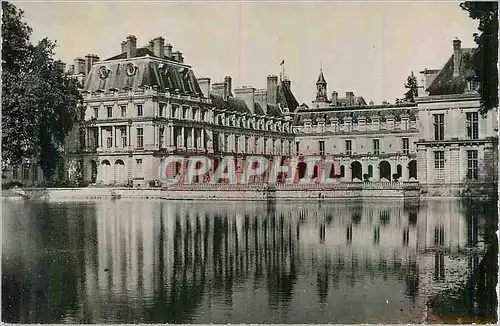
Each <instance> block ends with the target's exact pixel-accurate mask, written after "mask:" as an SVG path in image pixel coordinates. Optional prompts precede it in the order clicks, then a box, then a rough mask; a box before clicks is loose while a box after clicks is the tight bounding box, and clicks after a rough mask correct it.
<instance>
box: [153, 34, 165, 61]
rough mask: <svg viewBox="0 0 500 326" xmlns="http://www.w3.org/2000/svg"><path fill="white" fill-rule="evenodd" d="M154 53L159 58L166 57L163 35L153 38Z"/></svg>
mask: <svg viewBox="0 0 500 326" xmlns="http://www.w3.org/2000/svg"><path fill="white" fill-rule="evenodd" d="M153 53H154V54H155V56H157V57H158V58H162V59H163V58H164V57H165V39H164V38H163V37H161V36H159V37H157V38H155V39H153Z"/></svg>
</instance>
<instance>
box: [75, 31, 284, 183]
mask: <svg viewBox="0 0 500 326" xmlns="http://www.w3.org/2000/svg"><path fill="white" fill-rule="evenodd" d="M155 40H156V41H155ZM155 40H153V41H154V42H153V44H152V46H151V47H146V48H139V49H138V48H137V46H136V39H135V37H134V36H129V37H128V38H127V40H126V41H125V42H124V43H123V45H122V51H124V52H122V53H121V54H120V55H118V56H115V57H113V58H110V59H107V60H103V61H100V62H97V63H94V64H93V65H92V67H91V68H90V70H89V71H88V76H87V77H86V80H85V85H84V89H83V94H84V109H83V110H82V116H81V120H80V121H79V122H78V128H76V129H75V130H78V133H79V134H78V136H76V135H73V137H70V138H69V139H71V138H72V140H73V141H72V143H73V144H72V145H70V146H69V148H68V152H69V156H70V158H71V160H73V161H76V165H79V166H80V167H81V168H82V169H83V178H84V180H85V181H87V182H90V183H96V184H102V185H111V184H114V185H139V186H140V185H145V184H148V183H149V182H151V181H152V180H154V179H156V178H158V168H159V165H160V163H161V161H162V158H163V157H164V156H166V155H183V156H189V155H206V156H209V157H212V158H214V157H215V158H216V157H219V156H222V155H234V156H240V157H241V156H245V155H247V154H257V153H259V154H260V153H262V154H268V155H288V154H289V152H290V150H291V144H292V143H293V135H292V127H291V123H292V119H291V117H290V114H289V112H290V111H291V110H293V109H294V107H293V104H294V103H292V102H290V101H288V102H287V100H288V99H287V98H280V88H284V87H286V85H283V82H282V84H281V85H278V81H277V79H273V78H268V79H272V80H275V81H276V83H275V85H271V86H273V87H272V88H271V89H269V90H259V92H257V94H255V89H254V88H250V87H246V88H241V89H235V90H234V93H235V96H234V97H233V96H232V89H231V77H229V76H228V77H225V78H224V82H223V83H217V84H214V85H213V88H212V89H211V88H210V79H209V78H200V79H196V78H195V76H194V73H193V70H192V69H191V67H190V66H188V65H186V64H185V63H184V59H183V58H182V54H179V53H177V52H173V53H171V56H168V54H169V53H170V52H168V49H169V48H171V46H170V45H168V44H167V46H165V44H164V43H163V39H162V38H157V39H155ZM155 42H156V43H158V44H156V43H155ZM155 44H156V45H155ZM155 46H157V48H155ZM161 49H164V50H163V52H162V50H161ZM165 49H167V50H165ZM174 54H175V55H174ZM268 83H269V80H268ZM288 90H289V87H288ZM273 91H274V92H276V93H277V94H273ZM281 93H283V90H281ZM256 95H259V96H256ZM268 95H269V96H268ZM292 96H293V95H292ZM268 97H270V99H269V100H268ZM293 99H294V98H293ZM291 106H292V107H291ZM69 142H70V143H71V141H69ZM214 168H215V167H214ZM71 177H72V178H75V175H73V176H70V178H71Z"/></svg>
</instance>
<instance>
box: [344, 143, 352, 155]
mask: <svg viewBox="0 0 500 326" xmlns="http://www.w3.org/2000/svg"><path fill="white" fill-rule="evenodd" d="M345 153H346V154H347V155H352V141H351V140H346V141H345Z"/></svg>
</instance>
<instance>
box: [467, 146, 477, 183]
mask: <svg viewBox="0 0 500 326" xmlns="http://www.w3.org/2000/svg"><path fill="white" fill-rule="evenodd" d="M467 179H475V180H477V151H476V150H471V151H467Z"/></svg>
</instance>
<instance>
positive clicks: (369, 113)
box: [294, 105, 418, 124]
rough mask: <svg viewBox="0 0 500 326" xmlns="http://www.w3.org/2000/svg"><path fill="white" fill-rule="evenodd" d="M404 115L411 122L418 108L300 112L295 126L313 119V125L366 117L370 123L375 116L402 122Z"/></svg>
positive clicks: (405, 106)
mask: <svg viewBox="0 0 500 326" xmlns="http://www.w3.org/2000/svg"><path fill="white" fill-rule="evenodd" d="M403 114H407V115H408V116H409V119H410V120H415V119H416V118H417V115H418V110H417V108H416V107H415V106H414V105H412V106H411V107H409V106H408V105H403V106H401V107H394V108H389V109H383V108H367V109H358V110H341V111H340V110H328V111H325V110H322V111H316V112H315V111H299V112H297V114H296V116H295V121H294V122H295V124H303V123H304V121H305V120H308V119H311V120H312V121H313V123H314V122H315V121H316V120H317V119H320V118H322V119H324V120H325V123H327V124H328V123H330V119H331V118H337V119H339V120H340V121H341V122H342V121H343V120H344V119H345V118H348V117H349V118H352V119H353V120H354V121H357V120H358V119H359V118H360V117H365V119H366V122H370V121H371V120H372V117H373V116H378V117H379V118H380V120H381V121H384V120H385V119H386V118H387V117H388V116H389V115H392V116H394V119H395V120H400V119H401V116H402V115H403Z"/></svg>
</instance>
